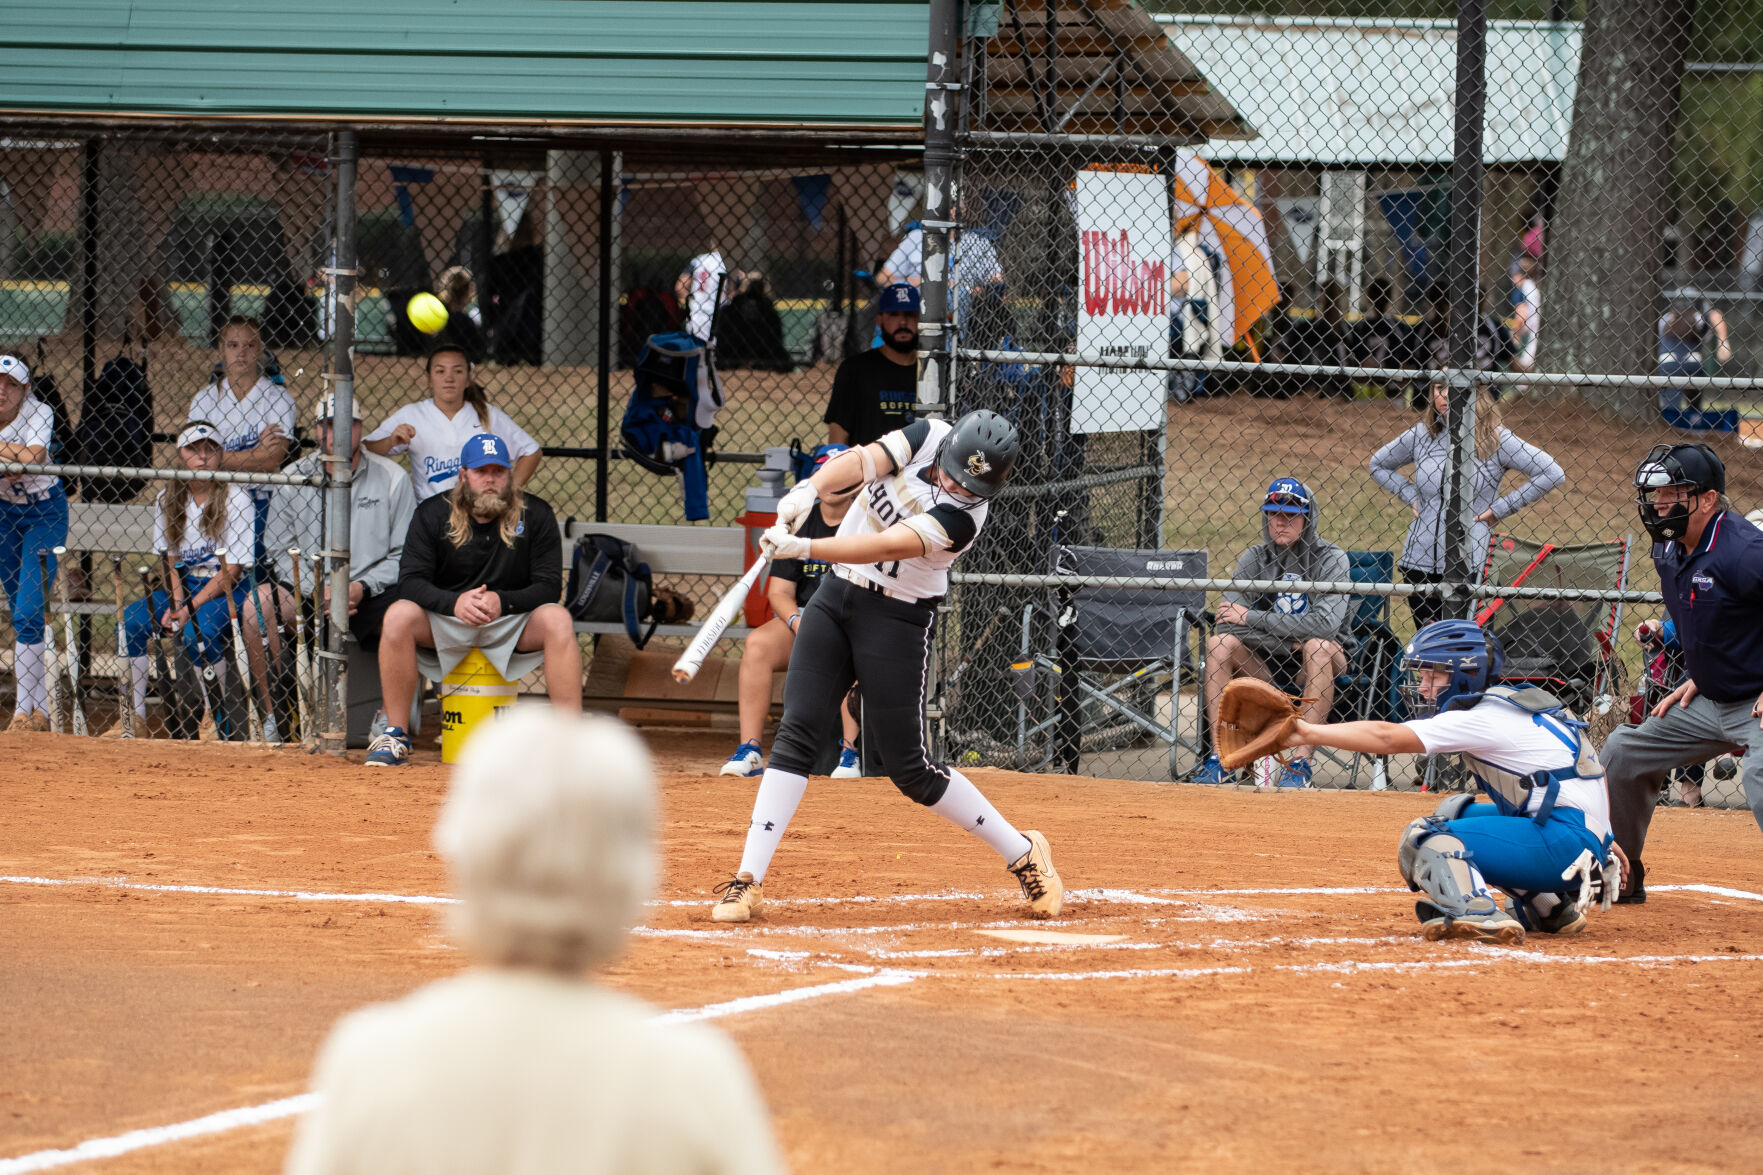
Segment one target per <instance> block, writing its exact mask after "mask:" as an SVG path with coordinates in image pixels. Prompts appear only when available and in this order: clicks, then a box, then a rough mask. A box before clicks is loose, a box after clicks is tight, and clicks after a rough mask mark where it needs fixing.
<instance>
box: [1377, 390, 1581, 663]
mask: <svg viewBox="0 0 1763 1175" xmlns="http://www.w3.org/2000/svg"><path fill="white" fill-rule="evenodd" d="M1449 399H1450V392H1449V389H1448V388H1447V387H1446V386H1445V384H1443V383H1442V382H1441V383H1435V384H1433V385H1432V392H1431V395H1430V396H1429V397H1428V401H1427V405H1426V411H1425V415H1424V418H1423V419H1422V420H1421V421H1420V423H1419V424H1416V425H1415V426H1414V427H1413V428H1411V429H1409V430H1408V431H1407V432H1405V433H1403V434H1402V435H1401V436H1399V437H1397V438H1396V439H1395V440H1393V441H1391V442H1390V443H1389V444H1387V445H1385V446H1384V447H1383V448H1381V449H1379V450H1378V451H1377V452H1376V453H1375V454H1373V455H1372V458H1371V476H1372V477H1373V478H1374V479H1375V480H1376V481H1377V484H1378V485H1380V486H1382V487H1383V488H1384V489H1386V490H1388V491H1389V492H1390V493H1392V494H1394V495H1396V497H1398V498H1400V499H1402V501H1404V502H1406V503H1407V504H1408V507H1409V509H1410V510H1411V511H1412V512H1413V514H1414V521H1413V522H1411V523H1409V525H1408V536H1407V538H1405V539H1404V540H1403V541H1402V558H1401V560H1400V562H1399V564H1398V565H1399V566H1400V567H1401V569H1402V578H1403V579H1404V580H1406V581H1407V582H1409V583H1441V582H1443V581H1444V578H1445V564H1446V557H1445V508H1446V503H1447V502H1448V501H1449V500H1450V486H1449V484H1448V483H1449V480H1450V473H1451V437H1450V434H1449V433H1448V432H1446V430H1445V410H1446V405H1447V402H1448V401H1449ZM1409 465H1412V466H1413V467H1414V473H1413V476H1412V477H1404V476H1403V475H1402V473H1401V472H1400V471H1401V470H1402V469H1403V468H1405V467H1406V466H1409ZM1508 471H1511V472H1516V473H1521V474H1523V475H1524V477H1525V479H1526V480H1525V481H1524V483H1523V484H1521V485H1518V486H1516V487H1514V488H1513V490H1512V492H1511V493H1509V494H1506V495H1504V496H1501V495H1500V483H1501V482H1502V481H1503V480H1504V479H1505V477H1506V474H1507V472H1508ZM1564 480H1566V475H1565V474H1563V473H1562V472H1561V466H1560V465H1559V464H1557V463H1556V461H1555V459H1554V458H1553V457H1551V456H1549V455H1548V454H1547V453H1545V452H1543V451H1542V450H1541V449H1539V448H1537V447H1536V446H1535V445H1530V444H1526V443H1525V442H1524V441H1521V440H1519V439H1518V437H1516V436H1515V435H1513V433H1512V432H1511V430H1509V429H1507V428H1505V427H1503V426H1502V425H1501V423H1500V405H1499V403H1498V402H1497V401H1496V400H1495V399H1494V398H1493V396H1492V395H1490V394H1489V393H1488V390H1487V389H1486V388H1480V387H1478V388H1477V389H1476V391H1475V473H1474V493H1473V496H1472V498H1471V503H1472V504H1471V507H1470V509H1471V511H1472V512H1473V514H1474V516H1475V524H1474V526H1473V527H1472V528H1471V531H1470V534H1469V536H1468V541H1469V551H1468V559H1469V566H1470V573H1471V574H1472V575H1474V574H1478V573H1479V571H1480V568H1481V565H1482V563H1483V561H1484V560H1485V557H1486V555H1487V552H1488V537H1489V535H1490V534H1492V527H1493V524H1494V523H1496V522H1499V521H1501V520H1503V519H1506V518H1510V517H1511V516H1512V515H1514V514H1516V513H1518V512H1519V511H1520V510H1522V509H1524V508H1525V507H1526V506H1528V505H1530V504H1531V503H1532V502H1534V501H1536V500H1537V499H1538V498H1540V497H1542V496H1543V495H1544V494H1546V493H1548V492H1549V491H1550V490H1552V489H1554V488H1555V487H1556V486H1558V485H1560V484H1561V483H1562V482H1563V481H1564ZM1408 606H1409V608H1411V609H1412V610H1413V612H1414V627H1415V628H1416V629H1420V628H1425V627H1426V626H1427V625H1429V624H1432V623H1433V622H1434V621H1437V620H1443V619H1444V617H1445V602H1444V600H1443V599H1442V598H1440V597H1438V596H1409V597H1408Z"/></svg>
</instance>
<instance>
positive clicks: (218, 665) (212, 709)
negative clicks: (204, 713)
mask: <svg viewBox="0 0 1763 1175" xmlns="http://www.w3.org/2000/svg"><path fill="white" fill-rule="evenodd" d="M207 668H209V669H212V670H213V671H214V680H213V681H209V680H208V678H207V677H206V676H205V675H204V674H203V672H202V670H201V669H198V670H196V682H197V684H198V685H200V686H201V687H202V704H203V706H205V707H207V709H208V712H209V713H210V714H214V715H216V716H217V717H218V716H219V714H220V700H221V699H222V698H224V697H225V696H226V658H224V657H223V658H221V659H220V660H219V661H216V662H215V663H214V664H213V665H210V666H207ZM210 686H213V687H214V692H213V693H210V692H209V687H210Z"/></svg>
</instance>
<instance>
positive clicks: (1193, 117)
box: [927, 0, 1763, 807]
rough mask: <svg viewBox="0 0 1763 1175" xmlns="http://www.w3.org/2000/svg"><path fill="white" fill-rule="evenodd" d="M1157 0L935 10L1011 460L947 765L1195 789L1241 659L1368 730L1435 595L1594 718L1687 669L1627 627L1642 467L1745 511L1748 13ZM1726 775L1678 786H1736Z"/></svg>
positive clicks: (1750, 478) (963, 232)
mask: <svg viewBox="0 0 1763 1175" xmlns="http://www.w3.org/2000/svg"><path fill="white" fill-rule="evenodd" d="M1158 7H1159V6H1158V5H1156V4H1150V5H1147V6H1146V9H1140V8H1138V7H1135V6H1121V5H1110V4H1103V3H1094V4H1076V5H1060V6H1051V5H1041V4H1035V3H1018V2H1008V0H1007V2H1006V3H1003V4H999V5H978V6H976V5H967V6H963V23H962V25H961V27H960V28H959V31H958V34H957V40H958V44H959V50H958V53H959V71H960V78H959V81H960V83H961V87H962V88H961V89H960V91H959V94H960V97H961V101H960V104H959V114H958V119H957V121H956V125H955V127H954V130H953V136H954V140H955V144H956V150H955V160H954V165H953V176H952V179H953V184H954V191H955V192H956V193H957V194H956V196H955V197H954V200H953V214H952V215H951V217H950V219H951V221H953V222H955V223H956V224H957V225H958V227H957V228H955V230H954V231H953V232H952V234H951V236H952V238H953V240H952V244H951V247H950V261H949V273H950V279H949V283H950V289H949V301H950V307H951V315H952V320H953V335H952V342H951V350H952V352H953V356H954V363H953V372H952V377H951V380H950V384H951V389H952V391H951V397H952V401H953V403H952V409H953V410H955V411H961V410H966V409H968V408H972V407H982V406H983V407H992V408H997V409H998V410H1000V411H1004V412H1006V413H1007V414H1008V415H1010V416H1011V417H1012V418H1013V419H1015V420H1016V421H1017V423H1018V425H1019V427H1021V428H1022V429H1023V430H1024V433H1025V435H1026V437H1027V440H1028V449H1027V452H1028V457H1027V459H1026V460H1025V462H1024V473H1025V474H1026V476H1023V477H1022V478H1021V486H1022V488H1021V490H1020V491H1019V492H1020V494H1021V496H1020V497H1018V498H1017V499H1016V500H1014V501H1011V502H1010V503H1009V505H1008V507H1007V508H1004V509H1000V510H997V511H995V513H994V518H993V521H992V523H991V526H990V528H989V529H988V540H987V541H986V542H985V543H982V545H981V550H979V551H976V552H975V554H974V555H973V556H971V557H969V558H968V559H966V560H964V561H963V564H962V566H961V568H960V572H961V574H958V575H957V576H956V580H957V583H958V585H959V586H958V588H957V590H956V594H955V597H954V602H955V609H954V613H953V622H952V623H949V624H947V625H945V627H944V634H943V635H944V654H943V655H944V660H945V664H946V665H947V666H950V667H953V668H951V669H950V670H946V672H945V675H944V680H945V685H946V687H947V688H946V690H945V693H944V696H943V699H942V701H943V705H942V707H941V709H940V710H939V713H938V721H939V724H940V730H941V733H942V735H943V737H944V739H945V741H946V746H947V748H948V751H949V753H950V754H951V755H952V756H953V757H956V758H959V759H961V760H962V761H965V762H969V763H982V762H983V763H992V764H997V765H1008V766H1015V767H1023V768H1028V769H1048V770H1064V771H1078V772H1082V773H1086V774H1098V775H1107V776H1114V777H1125V778H1140V779H1153V780H1157V779H1172V778H1173V779H1186V778H1193V777H1195V776H1196V775H1197V774H1200V773H1201V772H1202V770H1203V767H1204V764H1205V759H1206V755H1207V753H1208V752H1209V750H1210V745H1211V744H1210V738H1211V732H1210V719H1209V715H1208V712H1207V711H1208V705H1207V700H1208V698H1215V697H1216V696H1217V692H1218V690H1219V689H1220V688H1221V687H1222V685H1223V683H1224V682H1225V681H1227V680H1228V679H1229V677H1230V676H1232V675H1234V674H1240V673H1245V672H1250V673H1264V674H1267V675H1269V676H1271V677H1272V679H1273V680H1275V681H1277V682H1279V683H1280V684H1282V685H1284V686H1286V687H1288V688H1291V689H1292V690H1293V691H1294V692H1297V691H1300V690H1301V691H1302V692H1303V693H1304V694H1305V695H1308V696H1316V697H1318V698H1319V701H1318V702H1317V703H1316V704H1314V705H1313V706H1312V708H1311V713H1312V715H1313V716H1315V715H1320V714H1322V713H1324V712H1326V713H1328V714H1330V715H1331V716H1332V717H1333V718H1334V719H1335V720H1337V721H1338V720H1343V719H1347V718H1353V717H1369V718H1399V717H1401V716H1402V709H1401V703H1400V699H1399V697H1398V695H1397V692H1396V689H1395V685H1394V680H1395V672H1396V666H1397V662H1398V660H1399V656H1400V649H1401V646H1402V644H1403V643H1404V642H1405V641H1406V639H1407V638H1408V637H1409V636H1411V635H1412V633H1413V632H1414V631H1415V628H1416V626H1417V623H1419V622H1423V621H1425V620H1426V619H1429V618H1432V617H1438V616H1443V615H1453V616H1463V615H1468V616H1473V617H1475V618H1477V619H1479V620H1481V621H1482V622H1483V623H1484V624H1485V625H1487V626H1489V627H1491V628H1493V629H1494V630H1495V631H1496V632H1498V633H1499V634H1500V635H1501V637H1502V638H1503V640H1504V643H1505V647H1506V650H1507V653H1508V659H1509V661H1508V672H1509V673H1511V674H1512V675H1513V677H1514V678H1515V679H1520V680H1526V681H1532V682H1535V683H1537V684H1542V685H1545V686H1547V687H1548V688H1551V689H1553V690H1554V691H1555V692H1557V693H1558V694H1559V695H1561V696H1562V697H1563V698H1564V699H1566V700H1567V701H1568V702H1569V703H1570V704H1571V705H1573V707H1574V708H1575V709H1576V710H1577V711H1578V712H1579V713H1580V714H1581V715H1582V716H1584V717H1585V718H1587V719H1588V720H1589V721H1590V722H1591V724H1592V730H1593V734H1594V738H1595V739H1596V740H1597V741H1599V742H1601V741H1602V739H1603V737H1604V736H1605V735H1606V734H1607V733H1608V732H1609V731H1610V730H1611V729H1613V728H1614V727H1615V726H1616V725H1618V724H1620V723H1621V722H1625V721H1629V720H1631V718H1632V717H1633V716H1634V715H1636V714H1638V713H1639V708H1640V707H1641V706H1642V705H1643V704H1644V700H1645V699H1655V698H1657V697H1659V696H1661V695H1662V694H1663V692H1664V691H1665V690H1666V689H1667V688H1669V687H1670V686H1671V685H1672V684H1674V683H1675V681H1676V680H1677V675H1678V674H1680V673H1681V672H1682V670H1681V661H1680V659H1679V658H1678V657H1677V656H1676V654H1675V652H1674V650H1672V649H1669V648H1663V647H1656V646H1642V645H1638V644H1637V643H1636V640H1635V637H1634V629H1635V626H1636V624H1637V623H1638V622H1639V621H1642V620H1646V619H1653V618H1658V617H1660V616H1661V615H1662V611H1661V607H1660V605H1659V603H1658V596H1657V586H1658V581H1657V577H1656V576H1655V575H1654V573H1653V570H1652V567H1651V566H1650V553H1651V540H1650V539H1648V537H1647V536H1646V535H1645V534H1644V532H1642V530H1641V528H1640V526H1639V520H1638V518H1637V517H1636V513H1635V509H1634V505H1633V489H1632V483H1631V478H1632V475H1633V471H1634V469H1635V467H1636V465H1637V464H1638V463H1639V461H1640V459H1641V458H1642V457H1643V455H1644V454H1645V453H1646V452H1647V451H1648V450H1649V449H1650V448H1651V447H1652V446H1653V445H1654V444H1656V443H1659V442H1661V441H1678V440H1701V441H1706V442H1707V443H1708V444H1710V445H1712V446H1713V447H1714V449H1715V450H1716V451H1717V452H1718V453H1719V454H1720V455H1721V456H1722V458H1723V459H1724V460H1725V462H1726V465H1727V471H1728V489H1729V494H1730V496H1731V498H1732V500H1733V502H1734V503H1735V508H1736V509H1737V510H1738V511H1739V512H1740V513H1744V512H1745V511H1747V510H1749V509H1751V508H1752V507H1755V506H1763V481H1760V479H1759V476H1758V472H1757V465H1758V463H1757V460H1756V457H1755V455H1754V453H1753V451H1752V449H1753V447H1754V446H1756V445H1758V444H1759V441H1760V440H1763V437H1760V436H1759V435H1758V434H1759V433H1760V432H1763V420H1759V419H1758V418H1759V416H1760V413H1759V408H1758V404H1757V390H1758V387H1759V385H1758V383H1757V381H1756V380H1755V378H1754V375H1755V360H1754V355H1755V348H1756V346H1757V336H1756V332H1755V330H1754V329H1753V325H1754V320H1755V314H1754V312H1753V311H1752V310H1751V298H1752V297H1753V296H1754V294H1753V289H1754V287H1755V285H1756V274H1757V272H1758V271H1759V270H1760V269H1763V260H1759V259H1760V258H1763V248H1754V246H1753V244H1752V243H1751V236H1752V234H1753V226H1752V220H1751V214H1752V212H1753V210H1755V209H1756V208H1757V207H1758V204H1757V201H1758V198H1759V197H1758V195H1757V194H1755V193H1753V192H1752V191H1751V190H1750V180H1749V176H1750V167H1751V165H1750V163H1749V157H1750V154H1751V148H1752V145H1753V143H1754V134H1753V133H1752V130H1751V128H1752V127H1754V125H1755V124H1754V121H1751V120H1753V119H1754V117H1755V114H1756V112H1757V99H1756V97H1755V95H1754V93H1753V91H1752V82H1751V79H1753V78H1754V77H1755V74H1756V70H1757V67H1756V66H1754V65H1750V64H1747V63H1746V62H1747V59H1748V58H1754V56H1755V54H1754V50H1755V43H1754V42H1755V35H1754V34H1753V33H1751V32H1748V31H1740V30H1741V29H1748V28H1749V27H1750V26H1749V24H1748V23H1747V22H1750V21H1752V20H1753V14H1750V13H1749V12H1748V10H1746V11H1735V10H1732V9H1730V8H1729V7H1728V8H1721V9H1720V10H1719V11H1718V12H1715V11H1714V10H1712V9H1708V8H1707V7H1706V6H1703V7H1702V8H1699V9H1697V10H1696V11H1695V12H1694V13H1693V14H1692V12H1691V9H1690V7H1689V6H1675V7H1674V6H1669V5H1667V6H1640V5H1624V4H1620V3H1616V4H1601V5H1598V6H1596V7H1595V8H1594V10H1593V11H1592V12H1591V13H1590V15H1589V18H1588V14H1587V13H1586V12H1585V11H1584V9H1583V6H1573V5H1568V6H1561V5H1557V6H1555V8H1554V10H1551V9H1550V8H1549V6H1546V5H1541V6H1539V5H1529V6H1525V5H1504V6H1494V9H1493V10H1492V11H1490V10H1489V9H1487V8H1486V7H1483V6H1479V5H1473V4H1472V5H1467V6H1464V9H1463V11H1464V14H1465V19H1466V20H1468V24H1467V25H1466V26H1465V27H1466V29H1467V30H1468V34H1469V35H1467V36H1465V37H1460V36H1459V25H1458V19H1457V18H1458V15H1459V14H1458V12H1457V9H1456V8H1454V7H1453V8H1442V9H1441V8H1439V7H1437V6H1424V5H1400V4H1391V3H1376V2H1372V3H1365V4H1331V5H1327V6H1316V7H1314V8H1313V9H1312V10H1310V11H1308V12H1305V13H1301V14H1300V13H1294V12H1293V11H1292V10H1291V9H1290V8H1289V6H1279V7H1278V8H1277V9H1276V8H1273V7H1264V6H1259V5H1253V4H1244V5H1201V6H1192V5H1183V6H1181V7H1180V9H1179V11H1177V10H1176V9H1175V6H1173V5H1172V6H1169V8H1170V11H1169V12H1167V13H1162V12H1158V11H1156V10H1157V8H1158ZM1147 9H1148V10H1147ZM1643 9H1644V13H1643ZM1490 16H1491V17H1492V18H1493V19H1488V18H1489V17H1490ZM1643 16H1644V19H1643ZM1477 18H1479V20H1478V19H1477ZM1643 83H1644V84H1643ZM927 143H928V140H927ZM1758 223H1759V224H1763V221H1759V222H1758ZM1747 266H1748V267H1749V268H1747ZM1135 469H1139V470H1141V472H1137V473H1135V472H1134V470H1135ZM1096 475H1102V476H1104V477H1106V476H1108V475H1116V476H1120V477H1122V478H1124V479H1125V480H1121V481H1114V482H1109V483H1108V484H1101V483H1100V481H1099V480H1097V481H1096V482H1094V483H1086V481H1085V479H1086V478H1092V479H1093V478H1095V477H1096ZM1284 479H1290V480H1291V481H1293V482H1296V483H1297V484H1296V485H1295V486H1294V485H1291V484H1285V483H1284ZM1270 490H1271V491H1275V492H1274V493H1272V494H1271V495H1270ZM1270 496H1271V499H1272V503H1273V504H1274V506H1275V509H1276V510H1283V509H1286V507H1284V506H1280V505H1279V503H1281V502H1295V501H1298V500H1299V499H1302V498H1308V500H1309V510H1308V512H1307V513H1304V514H1284V513H1278V512H1274V513H1267V512H1264V510H1263V506H1264V504H1268V503H1269V501H1270ZM1282 544H1285V545H1282ZM1514 585H1516V590H1513V588H1514ZM1502 588H1504V589H1505V590H1501V589H1502ZM1730 768H1731V761H1730V760H1726V761H1724V762H1721V763H1718V764H1716V765H1714V768H1712V769H1710V770H1708V771H1707V772H1706V773H1704V772H1702V771H1699V770H1692V771H1689V772H1686V773H1683V774H1682V776H1681V777H1680V778H1679V779H1678V780H1677V781H1675V783H1674V786H1673V787H1672V788H1670V789H1668V791H1667V800H1668V801H1669V802H1680V803H1681V802H1690V803H1706V804H1708V805H1717V806H1727V807H1730V806H1743V804H1744V799H1743V796H1742V792H1741V789H1740V788H1739V786H1738V780H1737V779H1736V778H1735V777H1734V772H1733V771H1732V770H1731V769H1730ZM1314 772H1315V776H1314V783H1315V784H1316V785H1320V786H1334V787H1358V788H1368V787H1380V788H1381V787H1416V786H1422V785H1425V786H1429V787H1452V786H1459V784H1458V783H1457V781H1454V780H1452V779H1451V778H1450V776H1449V774H1448V773H1445V772H1441V771H1440V769H1439V768H1438V767H1436V766H1433V765H1430V764H1428V763H1427V762H1426V761H1425V760H1422V759H1417V758H1416V759H1408V758H1401V757H1398V758H1397V759H1394V760H1390V761H1381V762H1380V761H1372V760H1369V759H1367V758H1365V757H1355V756H1345V755H1342V756H1331V755H1329V754H1327V753H1326V752H1321V753H1319V754H1318V755H1317V756H1316V757H1315V760H1314ZM1279 774H1280V769H1279V768H1278V767H1277V765H1264V767H1263V769H1262V770H1260V771H1258V772H1251V773H1244V774H1242V775H1240V776H1238V777H1237V781H1238V782H1241V783H1261V784H1267V783H1270V782H1276V781H1277V777H1278V776H1279Z"/></svg>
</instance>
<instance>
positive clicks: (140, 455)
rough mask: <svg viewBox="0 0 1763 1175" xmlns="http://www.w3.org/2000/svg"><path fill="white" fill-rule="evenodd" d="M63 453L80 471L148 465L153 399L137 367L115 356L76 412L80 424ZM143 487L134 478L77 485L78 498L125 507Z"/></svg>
mask: <svg viewBox="0 0 1763 1175" xmlns="http://www.w3.org/2000/svg"><path fill="white" fill-rule="evenodd" d="M67 453H68V456H69V457H71V458H72V459H73V461H74V462H75V463H76V464H80V465H120V466H125V467H127V466H133V467H137V468H140V467H145V466H150V465H152V464H153V394H152V392H151V391H149V390H148V387H147V372H146V371H145V370H144V369H143V368H142V367H141V365H140V364H138V363H136V362H135V361H134V360H133V359H129V358H127V357H125V356H122V355H118V356H117V357H116V358H115V359H112V360H111V361H110V362H108V363H106V364H105V365H104V369H103V370H102V371H100V372H99V373H98V381H97V383H95V384H94V385H93V387H92V392H91V394H90V395H88V396H87V397H86V398H85V402H84V403H83V404H82V405H81V407H80V422H79V425H78V426H77V427H76V428H75V429H74V430H73V435H72V436H71V437H70V438H68V445H67ZM146 484H147V483H146V482H143V481H139V480H137V479H135V478H122V477H88V478H84V479H82V480H81V484H80V498H81V499H82V500H83V501H87V502H128V501H132V500H133V499H134V498H135V496H136V495H137V494H139V493H140V492H141V490H142V489H144V488H145V487H146Z"/></svg>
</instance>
